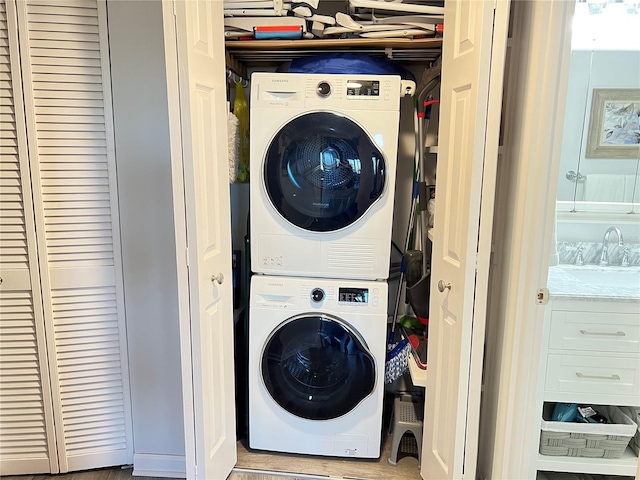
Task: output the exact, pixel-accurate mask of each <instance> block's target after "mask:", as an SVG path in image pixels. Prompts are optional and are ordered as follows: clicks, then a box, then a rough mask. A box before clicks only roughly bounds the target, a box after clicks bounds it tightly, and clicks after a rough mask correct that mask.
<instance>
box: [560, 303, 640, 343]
mask: <svg viewBox="0 0 640 480" xmlns="http://www.w3.org/2000/svg"><path fill="white" fill-rule="evenodd" d="M549 348H552V349H562V350H589V351H594V352H619V353H640V321H638V315H637V314H632V313H600V312H565V311H557V310H556V311H553V312H552V314H551V332H550V336H549Z"/></svg>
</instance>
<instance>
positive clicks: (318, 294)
mask: <svg viewBox="0 0 640 480" xmlns="http://www.w3.org/2000/svg"><path fill="white" fill-rule="evenodd" d="M311 300H312V301H314V302H316V303H318V302H321V301H322V300H324V290H322V289H321V288H314V289H313V290H311Z"/></svg>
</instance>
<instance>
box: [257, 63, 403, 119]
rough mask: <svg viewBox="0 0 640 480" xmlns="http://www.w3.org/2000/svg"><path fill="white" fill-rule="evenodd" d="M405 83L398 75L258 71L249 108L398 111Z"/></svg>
mask: <svg viewBox="0 0 640 480" xmlns="http://www.w3.org/2000/svg"><path fill="white" fill-rule="evenodd" d="M406 83H407V81H404V80H401V78H400V76H399V75H346V74H318V73H309V74H306V73H265V72H258V73H254V74H253V75H252V76H251V108H252V109H255V108H261V107H262V108H265V107H266V108H279V107H284V108H301V107H303V108H313V109H325V108H331V109H333V108H335V109H342V110H375V111H378V112H381V111H396V112H397V111H399V109H400V97H402V96H404V95H406V94H407V90H406V86H405V84H406ZM409 83H412V84H413V82H409ZM345 102H348V104H346V105H345Z"/></svg>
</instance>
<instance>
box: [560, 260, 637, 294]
mask: <svg viewBox="0 0 640 480" xmlns="http://www.w3.org/2000/svg"><path fill="white" fill-rule="evenodd" d="M562 269H563V270H565V271H566V272H567V273H568V274H569V275H571V276H572V277H575V278H576V280H578V281H580V282H582V283H586V284H589V285H598V286H601V285H606V286H614V285H620V286H625V287H632V286H634V285H635V286H636V287H638V288H640V268H638V267H613V266H612V267H598V266H595V265H593V266H589V265H585V266H581V267H578V266H576V267H574V266H570V265H567V266H562Z"/></svg>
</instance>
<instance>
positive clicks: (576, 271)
mask: <svg viewBox="0 0 640 480" xmlns="http://www.w3.org/2000/svg"><path fill="white" fill-rule="evenodd" d="M547 286H548V288H549V294H550V296H551V297H552V298H565V299H566V298H571V299H575V300H610V301H617V302H619V301H623V302H634V303H640V267H637V266H632V267H614V266H611V267H599V266H597V265H583V266H576V265H558V266H554V267H550V268H549V279H548V281H547Z"/></svg>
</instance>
